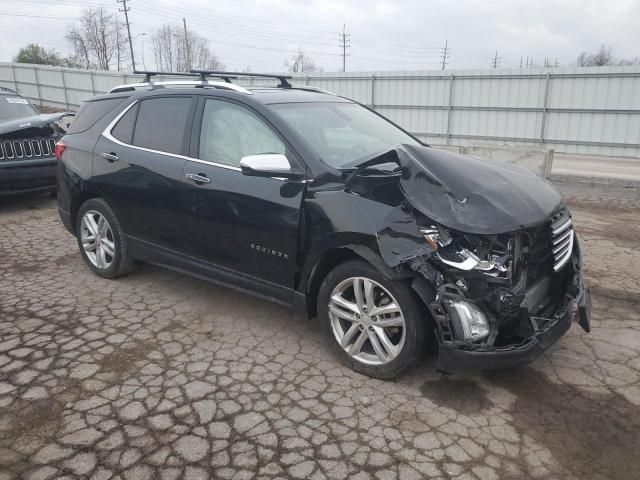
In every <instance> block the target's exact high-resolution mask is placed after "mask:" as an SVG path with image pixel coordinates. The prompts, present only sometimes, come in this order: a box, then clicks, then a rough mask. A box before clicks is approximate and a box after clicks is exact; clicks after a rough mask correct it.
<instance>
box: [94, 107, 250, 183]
mask: <svg viewBox="0 0 640 480" xmlns="http://www.w3.org/2000/svg"><path fill="white" fill-rule="evenodd" d="M138 102H140V100H136V101H135V102H133V103H131V105H128V106H127V108H125V109H124V110H123V111H122V112H120V113H119V114H118V115H117V116H116V118H114V119H113V120H112V121H111V123H109V125H107V128H105V129H104V131H103V132H102V136H103V137H104V138H106V139H107V140H110V141H112V142H113V143H116V144H118V145H121V146H123V147H127V148H134V149H136V150H140V151H142V152H149V153H157V154H159V155H165V156H167V157H173V158H179V159H181V160H189V161H191V162H196V163H203V164H205V165H213V166H214V167H220V168H226V169H227V170H235V171H237V172H241V171H242V169H240V168H239V167H232V166H231V165H224V164H222V163H216V162H210V161H208V160H200V159H199V158H193V157H188V156H186V155H179V154H177V153H169V152H163V151H160V150H153V149H151V148H145V147H138V146H137V145H131V144H129V143H125V142H122V141H120V140H118V139H117V138H115V137H114V136H113V135H112V134H111V131H112V130H113V129H114V127H115V126H116V124H117V123H118V122H119V121H120V119H121V118H122V117H123V116H124V115H125V114H126V113H127V112H128V111H129V110H130V109H131V108H133V106H134V105H136V104H137V103H138Z"/></svg>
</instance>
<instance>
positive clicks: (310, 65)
mask: <svg viewBox="0 0 640 480" xmlns="http://www.w3.org/2000/svg"><path fill="white" fill-rule="evenodd" d="M284 66H285V67H287V69H288V70H289V71H290V72H292V73H303V72H319V71H322V69H321V68H320V67H318V66H317V65H316V63H315V62H314V61H313V60H312V59H311V58H310V57H308V56H307V55H306V54H305V53H304V52H303V51H302V50H298V53H296V54H295V55H293V56H292V57H291V61H290V62H284Z"/></svg>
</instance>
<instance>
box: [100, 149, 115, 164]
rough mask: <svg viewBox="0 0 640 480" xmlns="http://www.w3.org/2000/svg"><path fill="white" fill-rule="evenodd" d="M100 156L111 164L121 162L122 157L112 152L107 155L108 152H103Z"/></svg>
mask: <svg viewBox="0 0 640 480" xmlns="http://www.w3.org/2000/svg"><path fill="white" fill-rule="evenodd" d="M100 156H101V157H102V158H106V159H107V160H108V161H110V162H112V163H113V162H117V161H118V160H120V157H118V155H116V154H115V153H113V152H111V153H107V152H102V153H101V154H100Z"/></svg>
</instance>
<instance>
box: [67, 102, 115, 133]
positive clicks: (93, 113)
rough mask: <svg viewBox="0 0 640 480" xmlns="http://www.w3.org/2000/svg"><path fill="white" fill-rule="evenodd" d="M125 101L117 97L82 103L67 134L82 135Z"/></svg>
mask: <svg viewBox="0 0 640 480" xmlns="http://www.w3.org/2000/svg"><path fill="white" fill-rule="evenodd" d="M126 99H127V97H118V98H105V99H103V100H92V101H89V102H83V103H82V106H81V107H80V110H78V113H77V114H76V118H75V119H74V120H73V123H72V124H71V128H69V132H67V133H82V132H84V131H86V130H88V129H90V128H91V127H93V126H94V125H95V124H96V122H97V121H98V120H100V119H101V118H102V117H104V116H105V115H106V114H107V113H109V112H110V111H111V110H113V109H114V108H115V107H116V106H117V105H119V104H121V103H122V102H124V101H125V100H126Z"/></svg>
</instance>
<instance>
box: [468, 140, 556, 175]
mask: <svg viewBox="0 0 640 480" xmlns="http://www.w3.org/2000/svg"><path fill="white" fill-rule="evenodd" d="M459 151H460V153H462V154H465V155H471V156H473V157H480V158H490V159H492V160H501V161H503V162H508V163H513V164H514V165H517V166H519V167H523V168H526V169H527V170H531V171H532V172H535V173H537V174H538V175H540V176H542V177H545V178H549V176H551V168H552V167H553V150H549V149H544V148H527V147H509V146H503V147H499V146H490V145H470V146H463V147H459Z"/></svg>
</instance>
